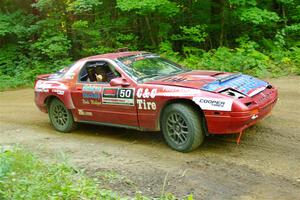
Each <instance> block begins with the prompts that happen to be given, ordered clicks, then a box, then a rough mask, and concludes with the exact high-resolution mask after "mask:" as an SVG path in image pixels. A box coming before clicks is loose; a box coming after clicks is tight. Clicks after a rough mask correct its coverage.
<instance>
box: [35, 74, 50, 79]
mask: <svg viewBox="0 0 300 200" xmlns="http://www.w3.org/2000/svg"><path fill="white" fill-rule="evenodd" d="M50 75H51V74H41V75H38V76H37V77H36V81H38V80H47V79H48V77H49V76H50Z"/></svg>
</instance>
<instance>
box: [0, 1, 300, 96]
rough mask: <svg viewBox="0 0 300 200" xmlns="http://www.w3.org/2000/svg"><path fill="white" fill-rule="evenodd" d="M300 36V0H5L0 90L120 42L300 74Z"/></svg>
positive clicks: (220, 64) (203, 62) (226, 65)
mask: <svg viewBox="0 0 300 200" xmlns="http://www.w3.org/2000/svg"><path fill="white" fill-rule="evenodd" d="M299 38H300V5H299V0H276V1H260V0H249V1H248V0H224V1H212V0H203V1H182V0H181V1H179V0H113V1H110V0H68V1H66V0H64V1H57V0H37V1H31V0H24V1H22V4H20V3H19V1H17V0H10V1H8V0H5V1H1V6H0V84H1V85H0V90H1V89H4V88H7V87H19V86H27V85H32V83H33V80H34V77H35V76H36V75H37V74H40V73H51V72H53V71H55V70H56V69H57V68H60V67H62V66H66V65H67V64H68V63H70V62H71V61H74V60H77V59H79V58H82V57H86V56H90V55H94V54H101V53H107V52H113V51H115V50H116V49H117V48H122V47H128V49H129V50H145V51H151V52H156V53H161V54H162V55H163V56H166V57H169V58H171V59H172V60H174V61H180V62H183V63H185V64H187V65H189V66H191V67H192V68H194V69H198V68H201V69H220V70H226V71H240V70H241V71H243V72H245V73H251V74H253V75H256V76H279V75H287V74H299V71H300V70H299V56H298V54H297V53H299V48H300V40H299ZM45 66H47V67H45Z"/></svg>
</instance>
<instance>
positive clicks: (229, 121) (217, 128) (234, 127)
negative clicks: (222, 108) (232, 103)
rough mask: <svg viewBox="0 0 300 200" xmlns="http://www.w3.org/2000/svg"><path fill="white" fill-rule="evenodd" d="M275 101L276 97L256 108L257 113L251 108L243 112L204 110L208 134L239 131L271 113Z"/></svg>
mask: <svg viewBox="0 0 300 200" xmlns="http://www.w3.org/2000/svg"><path fill="white" fill-rule="evenodd" d="M276 102H277V97H276V98H275V99H273V100H272V101H270V102H269V103H267V104H266V105H264V106H263V107H261V108H259V109H258V113H257V114H255V113H253V110H249V111H245V112H222V113H220V112H217V113H216V112H205V118H206V122H207V130H208V132H209V133H210V134H231V133H240V132H241V131H243V130H245V129H246V128H248V127H250V126H252V125H253V124H255V123H257V122H258V121H260V120H261V119H263V118H264V117H266V116H268V115H269V114H270V113H271V110H272V108H273V107H274V105H275V104H276Z"/></svg>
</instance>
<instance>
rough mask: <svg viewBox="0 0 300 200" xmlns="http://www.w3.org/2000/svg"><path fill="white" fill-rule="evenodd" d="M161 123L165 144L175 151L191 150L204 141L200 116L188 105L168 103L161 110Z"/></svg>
mask: <svg viewBox="0 0 300 200" xmlns="http://www.w3.org/2000/svg"><path fill="white" fill-rule="evenodd" d="M161 123H162V124H161V126H162V132H163V134H164V138H165V140H166V142H167V144H168V145H169V146H170V147H171V148H172V149H174V150H176V151H180V152H189V151H192V150H194V149H196V148H197V147H199V146H200V145H201V144H202V143H203V141H204V137H205V134H204V128H203V120H202V116H201V114H200V113H199V112H196V110H195V109H194V108H193V107H192V106H190V105H187V104H183V103H174V104H171V105H169V106H168V107H166V109H165V110H164V112H163V115H162V121H161Z"/></svg>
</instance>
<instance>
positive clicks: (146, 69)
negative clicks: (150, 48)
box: [116, 54, 186, 82]
mask: <svg viewBox="0 0 300 200" xmlns="http://www.w3.org/2000/svg"><path fill="white" fill-rule="evenodd" d="M116 61H117V63H118V64H119V65H120V67H121V68H122V69H123V70H124V71H125V72H126V73H127V74H128V75H129V76H131V77H132V78H133V79H135V80H136V81H138V82H140V81H146V80H151V79H157V78H161V77H165V76H170V75H174V74H178V73H182V72H185V71H186V70H185V69H183V68H182V67H181V66H180V65H178V64H176V63H174V62H172V61H170V60H167V59H165V58H161V57H160V56H158V55H154V54H139V55H134V56H126V57H121V58H119V59H118V60H116Z"/></svg>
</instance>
